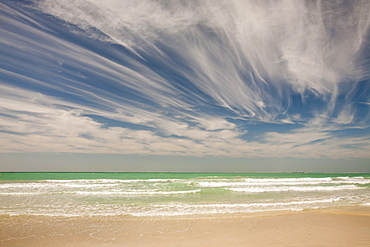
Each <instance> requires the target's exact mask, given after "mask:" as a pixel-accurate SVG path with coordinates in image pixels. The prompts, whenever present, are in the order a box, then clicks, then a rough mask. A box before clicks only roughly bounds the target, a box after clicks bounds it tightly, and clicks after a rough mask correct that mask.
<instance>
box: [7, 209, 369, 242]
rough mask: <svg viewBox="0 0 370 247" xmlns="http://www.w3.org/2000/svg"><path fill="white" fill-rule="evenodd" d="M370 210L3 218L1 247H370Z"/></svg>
mask: <svg viewBox="0 0 370 247" xmlns="http://www.w3.org/2000/svg"><path fill="white" fill-rule="evenodd" d="M369 243H370V207H368V206H364V207H349V208H336V209H325V210H313V211H312V210H311V211H301V212H278V213H277V212H276V213H267V214H266V213H265V214H242V215H239V214H233V215H217V216H215V215H213V216H208V217H207V216H203V217H195V216H188V217H154V218H149V217H147V218H143V217H140V218H135V217H124V216H109V217H108V216H106V217H85V218H83V217H46V216H0V246H31V247H32V246H38V247H40V246H66V247H67V246H68V247H77V246H81V247H82V246H93V247H95V246H96V247H106V246H192V247H193V246H351V247H353V246H369V245H370V244H369Z"/></svg>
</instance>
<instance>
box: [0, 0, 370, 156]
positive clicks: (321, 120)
mask: <svg viewBox="0 0 370 247" xmlns="http://www.w3.org/2000/svg"><path fill="white" fill-rule="evenodd" d="M0 5H1V19H2V22H3V23H4V25H3V31H2V32H3V35H2V37H1V38H0V41H1V51H2V53H1V67H0V69H1V70H0V73H1V78H2V79H1V83H0V89H1V90H0V113H1V115H0V131H1V132H0V133H1V135H0V140H1V141H0V143H1V144H2V148H1V150H0V151H1V152H3V153H8V152H12V153H13V152H62V153H117V154H137V155H147V154H153V155H182V156H227V157H298V158H306V157H310V158H322V157H327V158H369V157H370V135H369V129H370V126H369V124H370V118H369V117H370V114H369V112H370V111H369V103H368V102H369V98H370V88H369V86H368V85H369V75H370V71H369V69H368V65H369V60H368V59H369V39H368V37H369V25H370V16H369V12H370V2H368V1H348V2H338V1H306V2H305V1H238V0H234V1H221V0H215V1H185V2H184V1H171V2H166V1H164V2H163V1H153V0H151V1H149V0H144V1H139V2H138V1H130V0H125V1H115V0H109V1H98V0H73V1H72V0H65V1H62V2H56V1H51V0H50V1H49V0H39V1H31V3H18V2H16V1H11V0H8V1H5V2H2V3H0ZM266 125H268V126H270V127H269V128H268V129H267V128H265V127H264V126H266ZM352 130H356V131H352Z"/></svg>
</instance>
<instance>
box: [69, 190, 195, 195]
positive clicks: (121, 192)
mask: <svg viewBox="0 0 370 247" xmlns="http://www.w3.org/2000/svg"><path fill="white" fill-rule="evenodd" d="M198 192H200V189H197V190H186V191H74V192H72V193H75V194H80V195H177V194H193V193H198Z"/></svg>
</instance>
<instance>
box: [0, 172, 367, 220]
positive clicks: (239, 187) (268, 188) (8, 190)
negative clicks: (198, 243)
mask: <svg viewBox="0 0 370 247" xmlns="http://www.w3.org/2000/svg"><path fill="white" fill-rule="evenodd" d="M354 205H370V174H369V173H363V174H358V173H356V174H343V173H330V174H329V173H0V214H2V215H51V216H94V215H110V216H114V215H130V216H137V217H140V216H175V215H208V214H224V213H240V212H242V213H248V212H266V211H279V210H304V209H313V208H328V207H336V206H354Z"/></svg>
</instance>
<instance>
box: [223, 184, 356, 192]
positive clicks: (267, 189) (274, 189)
mask: <svg viewBox="0 0 370 247" xmlns="http://www.w3.org/2000/svg"><path fill="white" fill-rule="evenodd" d="M227 189H228V190H232V191H235V192H247V193H262V192H284V191H301V192H309V191H338V190H358V189H363V188H362V187H357V186H355V185H344V186H330V187H328V186H327V187H326V186H311V187H251V188H227Z"/></svg>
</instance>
